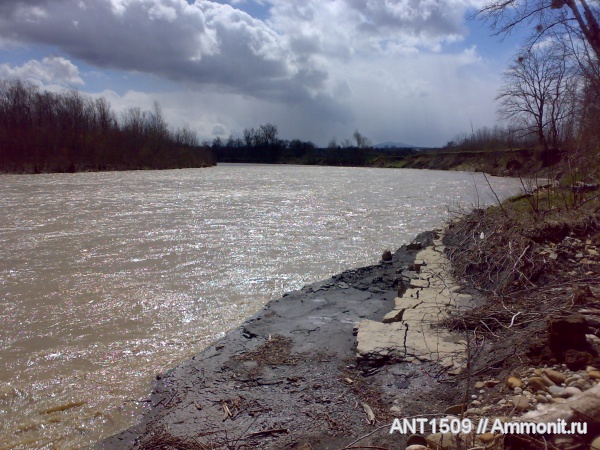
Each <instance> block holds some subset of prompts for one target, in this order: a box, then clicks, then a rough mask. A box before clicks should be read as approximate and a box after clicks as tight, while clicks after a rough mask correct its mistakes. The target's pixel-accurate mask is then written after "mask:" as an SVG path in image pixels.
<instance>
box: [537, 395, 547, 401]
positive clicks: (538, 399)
mask: <svg viewBox="0 0 600 450" xmlns="http://www.w3.org/2000/svg"><path fill="white" fill-rule="evenodd" d="M535 398H536V399H537V401H538V402H540V403H548V399H547V398H546V397H545V396H544V395H541V394H538V395H536V396H535Z"/></svg>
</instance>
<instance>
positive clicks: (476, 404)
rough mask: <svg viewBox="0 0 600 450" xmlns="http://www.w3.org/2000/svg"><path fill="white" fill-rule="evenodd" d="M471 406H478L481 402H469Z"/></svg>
mask: <svg viewBox="0 0 600 450" xmlns="http://www.w3.org/2000/svg"><path fill="white" fill-rule="evenodd" d="M471 405H473V406H480V405H481V402H480V401H479V400H473V401H472V402H471Z"/></svg>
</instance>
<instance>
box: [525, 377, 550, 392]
mask: <svg viewBox="0 0 600 450" xmlns="http://www.w3.org/2000/svg"><path fill="white" fill-rule="evenodd" d="M529 386H531V388H532V389H533V390H534V391H536V392H537V391H545V390H546V383H544V380H543V379H542V378H540V377H531V378H530V379H529Z"/></svg>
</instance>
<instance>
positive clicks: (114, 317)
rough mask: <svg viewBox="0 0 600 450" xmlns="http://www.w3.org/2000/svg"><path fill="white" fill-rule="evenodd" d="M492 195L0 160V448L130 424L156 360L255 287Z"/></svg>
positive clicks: (477, 180)
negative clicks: (37, 169)
mask: <svg viewBox="0 0 600 450" xmlns="http://www.w3.org/2000/svg"><path fill="white" fill-rule="evenodd" d="M489 180H490V182H491V184H492V186H493V187H494V190H495V192H496V194H497V195H498V196H499V197H500V198H505V197H507V196H508V195H513V194H516V193H518V192H519V182H518V180H515V179H509V178H493V177H490V179H489ZM494 201H495V199H494V197H493V195H492V193H491V191H490V189H489V187H488V185H487V182H486V180H485V179H484V177H483V176H482V175H481V174H470V173H466V172H443V171H427V170H423V171H419V170H403V169H365V168H336V167H308V166H261V165H234V164H222V165H219V166H217V167H213V168H208V169H186V170H169V171H131V172H105V173H78V174H46V175H0V305H1V307H0V369H1V370H0V449H9V448H81V447H83V446H85V445H88V444H90V443H93V442H96V441H98V440H99V439H101V438H103V437H106V436H109V435H111V434H114V433H116V432H118V431H120V430H121V429H123V428H125V427H127V426H130V425H132V424H133V423H134V422H135V421H136V420H137V419H139V417H140V414H142V413H143V409H144V408H145V407H147V403H145V402H143V400H144V398H147V396H148V393H149V390H150V389H151V385H152V380H153V378H154V377H155V376H156V374H158V373H160V372H161V371H164V370H166V369H168V368H170V367H172V366H174V365H176V364H177V363H178V362H180V361H182V360H184V359H186V358H188V357H190V356H192V355H193V354H195V353H197V352H198V351H199V350H201V349H203V348H204V347H206V346H207V345H208V344H210V343H211V342H213V341H214V340H216V339H218V338H219V337H221V336H223V335H224V333H225V332H227V331H228V330H231V329H232V328H234V327H236V326H237V325H239V324H240V323H241V322H242V321H243V320H244V318H246V317H248V316H250V315H251V314H253V313H255V312H256V311H258V310H259V309H261V308H262V307H263V306H264V305H265V303H267V302H268V301H269V300H272V299H273V298H276V297H278V296H280V295H281V294H283V293H284V292H285V291H290V290H294V289H299V288H301V287H302V286H303V285H305V284H308V283H311V282H313V281H317V280H319V279H323V278H326V277H328V276H331V275H333V274H334V273H337V272H340V271H342V270H344V269H349V268H352V267H359V266H364V265H369V264H375V263H377V262H378V260H379V258H380V255H381V253H382V251H383V250H385V249H386V248H389V249H391V250H395V249H396V248H398V247H399V246H400V245H401V244H402V243H405V242H408V241H410V240H412V239H413V238H414V236H415V235H416V234H418V233H419V232H421V231H425V230H429V229H432V228H436V227H439V226H441V225H442V223H443V221H444V219H445V218H447V217H448V211H449V210H450V211H457V210H458V209H460V208H462V207H466V208H468V207H472V206H473V205H475V206H483V205H485V204H490V203H493V202H494Z"/></svg>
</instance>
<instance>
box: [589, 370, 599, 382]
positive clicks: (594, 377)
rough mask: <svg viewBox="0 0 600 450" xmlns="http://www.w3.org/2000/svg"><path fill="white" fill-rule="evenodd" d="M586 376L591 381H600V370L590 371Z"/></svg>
mask: <svg viewBox="0 0 600 450" xmlns="http://www.w3.org/2000/svg"><path fill="white" fill-rule="evenodd" d="M587 374H588V377H590V378H591V379H592V380H600V370H590V371H589V372H588V373H587Z"/></svg>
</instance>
